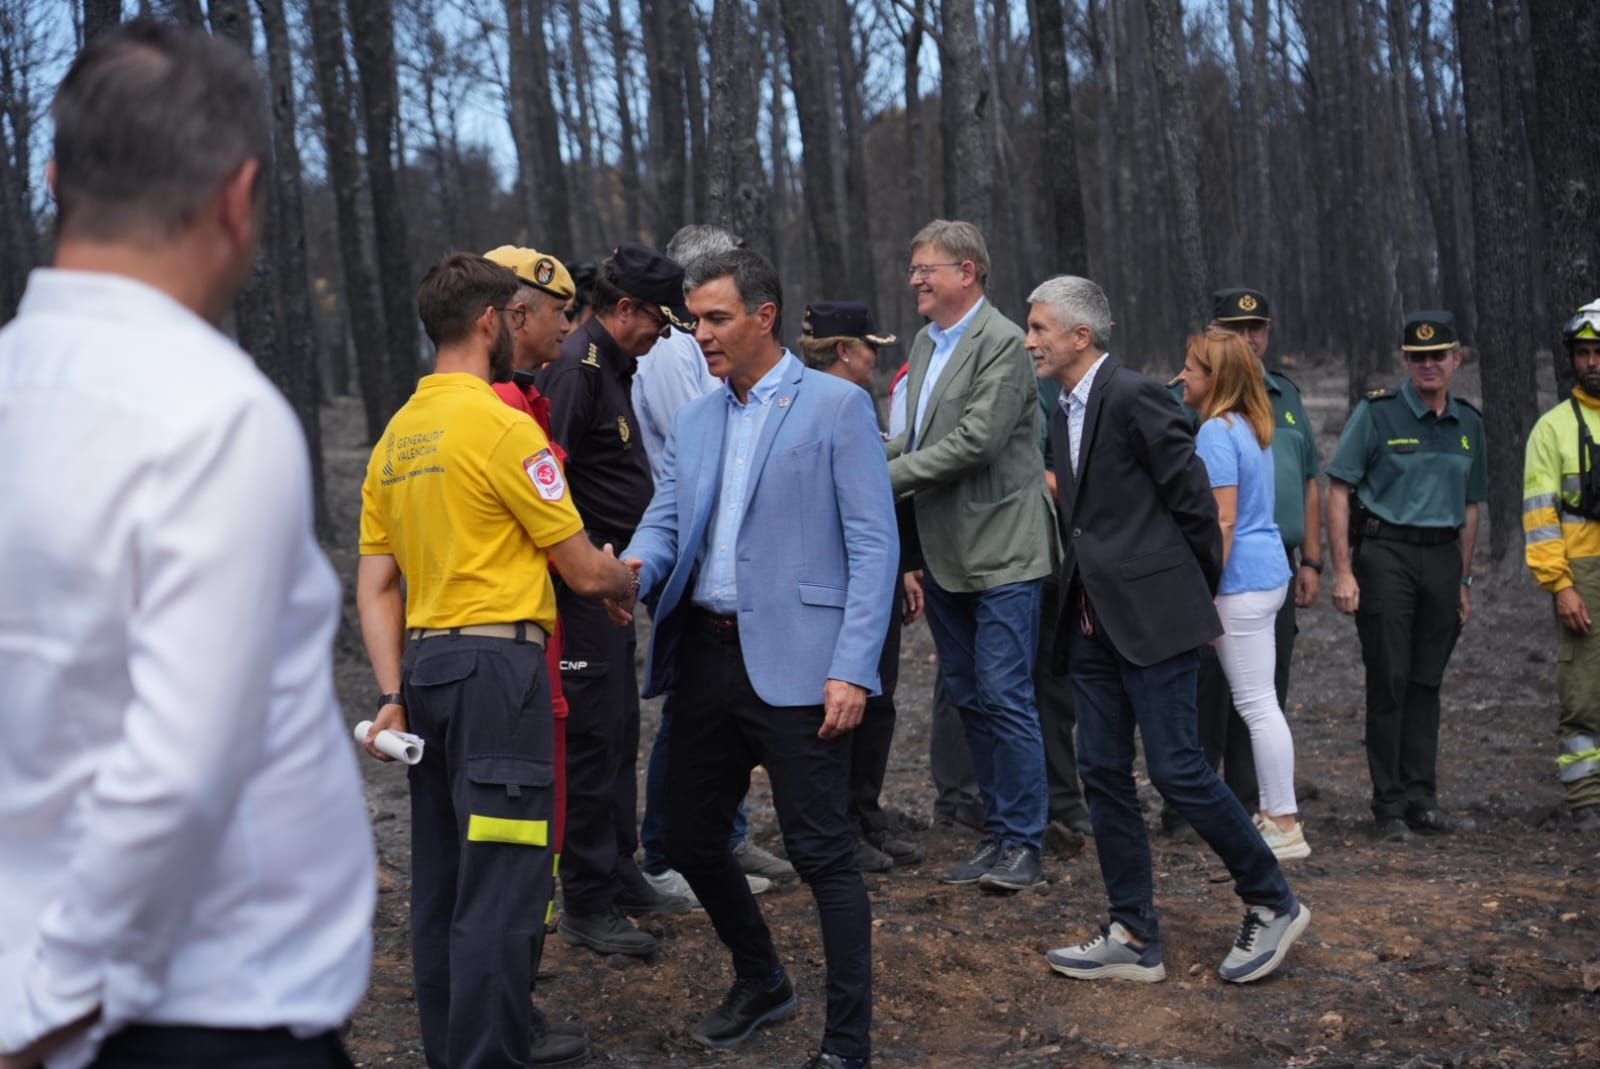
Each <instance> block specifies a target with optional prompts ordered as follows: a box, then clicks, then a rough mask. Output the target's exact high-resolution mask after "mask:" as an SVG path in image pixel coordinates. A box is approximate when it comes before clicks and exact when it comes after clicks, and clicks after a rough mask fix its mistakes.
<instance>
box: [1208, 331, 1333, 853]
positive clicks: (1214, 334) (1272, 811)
mask: <svg viewBox="0 0 1600 1069" xmlns="http://www.w3.org/2000/svg"><path fill="white" fill-rule="evenodd" d="M1180 378H1182V379H1183V400H1184V403H1185V404H1187V405H1189V406H1190V407H1191V408H1193V409H1195V410H1196V411H1198V412H1199V413H1200V417H1201V419H1202V420H1203V421H1204V422H1202V423H1201V425H1200V430H1199V432H1198V433H1197V434H1196V435H1195V450H1196V451H1197V452H1198V453H1199V454H1200V458H1201V459H1202V460H1203V461H1205V465H1206V472H1207V473H1208V474H1209V475H1210V477H1211V492H1212V494H1214V495H1215V496H1216V499H1217V516H1218V521H1219V522H1220V523H1221V525H1222V560H1223V569H1222V583H1221V585H1220V586H1219V587H1218V588H1217V615H1218V616H1220V617H1221V618H1222V628H1223V633H1222V635H1221V637H1219V638H1218V639H1217V659H1218V660H1219V661H1221V662H1222V670H1223V672H1224V673H1225V674H1226V675H1227V677H1228V685H1229V687H1231V688H1232V690H1233V704H1234V706H1235V707H1236V708H1238V710H1239V715H1240V716H1241V717H1243V718H1244V722H1245V724H1246V725H1247V726H1248V727H1249V729H1250V744H1251V749H1252V750H1253V751H1254V753H1255V759H1256V770H1257V772H1258V774H1259V778H1260V781H1261V805H1262V808H1261V812H1260V813H1259V814H1258V815H1257V816H1256V826H1257V827H1259V828H1260V829H1261V834H1262V836H1263V837H1264V838H1265V839H1266V841H1267V845H1268V846H1270V847H1271V848H1272V852H1273V853H1274V854H1276V855H1277V856H1278V857H1279V858H1280V859H1282V860H1289V859H1292V858H1300V857H1305V856H1306V855H1307V854H1309V853H1311V848H1310V847H1309V846H1308V845H1306V840H1305V834H1304V832H1303V831H1302V830H1301V827H1300V821H1299V819H1298V817H1297V815H1296V814H1297V812H1298V807H1297V806H1296V805H1295V800H1294V740H1293V739H1292V738H1291V737H1290V735H1289V725H1288V723H1287V722H1286V721H1285V720H1284V718H1283V710H1282V709H1281V708H1280V707H1279V706H1278V695H1277V691H1276V690H1275V689H1274V687H1273V673H1274V671H1275V669H1276V667H1277V653H1276V643H1275V642H1274V638H1273V627H1274V622H1275V621H1276V619H1277V614H1278V609H1279V608H1281V607H1282V606H1283V599H1284V597H1285V596H1286V594H1287V592H1288V589H1289V580H1290V579H1291V577H1292V575H1291V572H1290V569H1289V561H1288V558H1287V557H1286V556H1285V554H1284V551H1283V537H1282V535H1280V534H1279V532H1278V525H1277V523H1275V522H1274V521H1273V474H1272V472H1273V468H1272V453H1271V446H1272V430H1273V418H1272V405H1271V402H1270V401H1268V399H1267V386H1266V378H1265V376H1264V375H1263V374H1262V371H1261V363H1260V361H1258V360H1257V359H1256V358H1255V355H1254V354H1253V353H1251V351H1250V348H1249V346H1247V345H1246V344H1245V342H1244V340H1243V339H1242V338H1240V337H1239V336H1238V335H1236V334H1230V333H1227V332H1226V331H1221V330H1210V331H1207V332H1206V333H1205V334H1204V335H1200V336H1196V337H1193V338H1191V339H1189V351H1188V353H1187V354H1186V356H1185V357H1184V364H1183V374H1182V375H1181V376H1180Z"/></svg>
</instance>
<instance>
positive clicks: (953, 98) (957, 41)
mask: <svg viewBox="0 0 1600 1069" xmlns="http://www.w3.org/2000/svg"><path fill="white" fill-rule="evenodd" d="M943 14H944V19H943V24H944V48H943V50H942V52H941V56H942V58H943V61H944V72H943V77H942V79H941V84H940V90H939V91H940V95H941V96H943V97H947V98H948V99H949V111H948V121H947V122H946V124H945V128H944V130H943V136H944V137H945V138H947V139H948V140H949V142H950V145H951V151H950V152H949V153H947V156H946V159H947V161H948V164H949V166H948V167H947V168H946V170H945V175H944V180H945V183H946V186H947V188H950V189H953V195H951V194H950V193H947V194H946V196H945V203H946V204H948V205H951V206H953V208H954V210H955V215H956V217H957V218H960V219H965V220H966V221H967V222H969V223H972V224H974V225H976V226H977V228H978V229H979V230H981V231H983V233H984V234H985V236H988V235H989V234H991V232H992V231H993V229H994V155H995V154H994V144H993V138H992V136H991V133H992V131H991V130H990V126H989V122H990V121H989V108H990V107H991V106H992V104H993V102H992V101H991V100H990V99H989V76H988V74H987V73H986V72H985V71H984V64H983V45H982V43H981V42H980V41H979V39H978V18H977V12H976V11H975V10H974V6H973V0H943Z"/></svg>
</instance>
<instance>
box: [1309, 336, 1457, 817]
mask: <svg viewBox="0 0 1600 1069" xmlns="http://www.w3.org/2000/svg"><path fill="white" fill-rule="evenodd" d="M1401 348H1402V349H1404V350H1405V354H1406V362H1407V364H1408V366H1409V369H1410V372H1411V375H1410V378H1409V380H1408V381H1407V382H1406V383H1405V384H1404V385H1402V386H1400V387H1399V388H1398V389H1382V390H1373V391H1371V392H1369V393H1368V394H1367V396H1366V398H1365V399H1364V400H1363V401H1361V403H1360V404H1358V405H1356V408H1355V411H1354V412H1352V413H1351V414H1350V421H1349V422H1348V423H1346V424H1345V428H1344V433H1343V434H1341V435H1340V437H1339V448H1338V450H1337V451H1336V452H1335V453H1334V457H1333V463H1331V464H1329V465H1328V476H1329V483H1328V541H1329V544H1330V545H1331V547H1332V549H1333V604H1334V606H1335V607H1336V608H1337V609H1338V610H1339V611H1340V612H1343V613H1351V614H1354V616H1355V618H1356V633H1357V634H1358V635H1359V636H1360V639H1361V659H1362V661H1363V662H1364V663H1365V665H1366V669H1367V765H1368V767H1369V769H1370V771H1371V773H1372V815H1373V817H1374V818H1375V820H1376V822H1377V826H1376V829H1375V830H1376V834H1377V836H1378V838H1380V839H1382V840H1386V841H1390V842H1393V841H1398V840H1402V839H1406V838H1409V837H1410V834H1411V833H1412V832H1420V833H1423V834H1439V833H1442V832H1449V831H1453V830H1456V829H1457V828H1464V827H1466V826H1467V824H1468V822H1467V821H1466V820H1464V819H1462V818H1455V817H1450V816H1448V815H1447V814H1445V813H1444V812H1442V811H1441V810H1440V809H1439V802H1438V769H1437V765H1438V755H1439V684H1440V683H1441V681H1442V680H1443V679H1444V669H1445V665H1446V664H1448V663H1449V661H1450V653H1451V651H1452V650H1454V649H1455V644H1456V638H1457V637H1458V636H1459V635H1460V634H1461V627H1462V625H1463V624H1465V623H1466V621H1467V618H1468V617H1469V616H1470V615H1471V614H1472V598H1471V593H1472V551H1473V547H1474V545H1475V543H1476V542H1477V536H1478V503H1479V502H1480V501H1482V500H1483V499H1484V498H1485V496H1487V494H1488V470H1487V467H1486V465H1485V458H1484V444H1483V417H1482V416H1481V415H1479V413H1478V410H1477V409H1476V408H1473V407H1472V406H1471V405H1469V404H1467V403H1466V402H1465V401H1463V400H1461V399H1460V398H1459V397H1455V396H1453V395H1452V394H1451V392H1450V379H1451V377H1452V376H1453V375H1454V374H1455V373H1456V370H1457V369H1458V368H1459V367H1460V366H1461V347H1460V345H1459V344H1458V342H1457V340H1456V325H1455V318H1454V317H1453V316H1452V315H1451V314H1450V313H1449V312H1440V311H1429V312H1413V313H1412V314H1411V315H1410V316H1408V317H1407V318H1406V325H1405V336H1404V340H1403V343H1402V345H1401Z"/></svg>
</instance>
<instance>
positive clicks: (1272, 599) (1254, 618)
mask: <svg viewBox="0 0 1600 1069" xmlns="http://www.w3.org/2000/svg"><path fill="white" fill-rule="evenodd" d="M1288 591H1289V587H1288V585H1287V584H1285V585H1284V586H1280V587H1278V588H1277V589H1275V590H1251V591H1246V592H1245V593H1242V594H1222V595H1219V596H1218V597H1217V615H1218V616H1220V617H1221V618H1222V637H1220V638H1218V639H1217V660H1219V661H1221V662H1222V671H1223V673H1224V674H1226V675H1227V677H1228V686H1229V688H1230V689H1231V690H1232V691H1233V704H1234V708H1236V709H1238V710H1239V715H1240V716H1241V717H1242V718H1243V719H1244V722H1245V726H1246V727H1248V728H1249V729H1250V749H1251V751H1252V752H1253V753H1254V754H1255V759H1256V780H1257V781H1258V782H1259V783H1260V786H1261V807H1262V808H1263V809H1265V810H1266V811H1267V813H1268V814H1269V815H1270V816H1274V817H1281V816H1287V815H1289V814H1291V813H1294V812H1296V811H1297V810H1298V808H1299V807H1298V806H1296V805H1295V801H1294V739H1293V738H1291V737H1290V735H1289V724H1288V722H1287V721H1286V720H1284V718H1283V710H1282V709H1281V708H1279V706H1278V692H1277V690H1276V689H1275V688H1274V687H1273V676H1274V674H1275V672H1276V669H1277V660H1278V653H1277V641H1276V636H1275V626H1276V622H1277V618H1278V610H1279V609H1281V608H1282V607H1283V599H1284V598H1285V597H1286V596H1287V594H1288Z"/></svg>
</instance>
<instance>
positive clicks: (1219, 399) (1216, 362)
mask: <svg viewBox="0 0 1600 1069" xmlns="http://www.w3.org/2000/svg"><path fill="white" fill-rule="evenodd" d="M1188 355H1189V356H1192V357H1193V358H1194V361H1195V363H1197V364H1199V365H1200V366H1201V367H1202V368H1204V369H1205V370H1206V371H1207V372H1208V373H1209V374H1210V375H1211V391H1210V392H1209V393H1208V394H1206V399H1205V400H1204V401H1202V402H1201V403H1200V418H1201V419H1214V418H1216V417H1217V416H1222V415H1227V414H1228V413H1232V412H1237V413H1239V414H1240V415H1242V416H1243V417H1244V418H1245V422H1247V423H1249V424H1250V430H1251V431H1253V432H1254V433H1255V436H1256V441H1257V442H1259V443H1260V444H1261V448H1263V449H1265V448H1267V447H1268V446H1270V445H1271V444H1272V431H1273V425H1274V421H1273V418H1272V402H1271V401H1270V400H1269V399H1268V398H1267V376H1266V373H1265V372H1264V371H1262V370H1261V361H1259V360H1257V359H1256V355H1255V353H1253V352H1251V351H1250V346H1249V345H1247V344H1246V343H1245V340H1244V339H1243V338H1241V337H1239V335H1237V334H1234V333H1231V332H1230V331H1226V330H1217V329H1215V328H1212V329H1211V330H1208V331H1206V332H1205V333H1204V334H1196V335H1194V336H1193V337H1191V338H1190V339H1189V350H1188Z"/></svg>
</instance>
